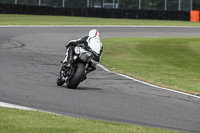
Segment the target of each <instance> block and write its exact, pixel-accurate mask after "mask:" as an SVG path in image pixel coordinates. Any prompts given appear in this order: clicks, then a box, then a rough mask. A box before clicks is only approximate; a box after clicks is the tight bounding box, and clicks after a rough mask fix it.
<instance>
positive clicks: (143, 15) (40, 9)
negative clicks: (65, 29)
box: [0, 4, 190, 21]
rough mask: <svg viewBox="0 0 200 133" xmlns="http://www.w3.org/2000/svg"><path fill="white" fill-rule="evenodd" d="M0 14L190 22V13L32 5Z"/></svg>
mask: <svg viewBox="0 0 200 133" xmlns="http://www.w3.org/2000/svg"><path fill="white" fill-rule="evenodd" d="M0 13H2V14H3V13H4V14H33V15H63V16H82V17H101V18H129V19H157V20H185V21H189V20H190V12H189V11H158V10H131V9H106V8H61V7H46V6H30V5H12V4H0Z"/></svg>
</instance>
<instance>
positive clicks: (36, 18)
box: [0, 14, 200, 26]
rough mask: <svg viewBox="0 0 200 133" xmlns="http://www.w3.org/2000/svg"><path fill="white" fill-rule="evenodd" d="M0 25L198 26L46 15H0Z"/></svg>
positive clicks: (171, 22)
mask: <svg viewBox="0 0 200 133" xmlns="http://www.w3.org/2000/svg"><path fill="white" fill-rule="evenodd" d="M0 25H153V26H200V23H199V22H189V21H168V20H144V19H111V18H89V17H69V16H47V15H13V14H0Z"/></svg>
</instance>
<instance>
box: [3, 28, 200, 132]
mask: <svg viewBox="0 0 200 133" xmlns="http://www.w3.org/2000/svg"><path fill="white" fill-rule="evenodd" d="M92 28H93V27H92V26H89V27H87V26H86V27H81V26H80V27H70V26H69V27H0V64H1V65H0V75H1V76H0V101H2V102H8V103H12V104H17V105H21V106H26V107H31V108H35V109H39V110H44V111H49V112H53V113H58V114H62V115H68V116H73V117H79V118H90V119H101V120H108V121H116V122H125V123H131V124H138V125H144V126H149V127H157V128H164V129H172V130H178V131H185V132H200V126H199V125H200V98H198V97H194V96H191V95H185V94H182V93H176V92H173V91H168V90H165V89H160V88H157V87H153V86H149V85H147V84H143V83H141V82H137V81H134V80H131V79H128V78H125V77H122V76H119V75H117V74H115V73H110V72H107V71H105V70H103V69H102V68H100V67H98V68H97V70H96V71H94V72H92V73H90V74H88V76H87V77H88V79H87V80H86V81H84V82H82V83H81V84H80V85H79V87H78V88H77V89H67V88H66V87H65V86H62V87H58V86H57V85H56V78H57V75H58V73H59V70H60V61H61V60H62V59H63V57H64V54H65V52H66V49H65V47H64V46H65V45H66V44H67V42H68V41H69V40H71V39H77V38H80V37H83V36H85V35H87V33H88V31H89V30H90V29H92ZM94 28H96V29H98V30H99V31H100V36H101V38H111V37H132V36H136V37H169V36H170V37H173V36H183V37H185V36H196V37H199V36H200V28H195V27H101V26H100V27H98V26H97V27H94Z"/></svg>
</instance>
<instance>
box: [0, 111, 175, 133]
mask: <svg viewBox="0 0 200 133" xmlns="http://www.w3.org/2000/svg"><path fill="white" fill-rule="evenodd" d="M0 129H1V132H2V133H73V132H76V133H122V132H123V133H159V132H162V133H175V131H169V130H161V129H153V128H147V127H141V126H135V125H130V124H120V123H114V122H105V121H98V120H84V119H78V118H72V117H67V116H59V115H54V114H49V113H44V112H37V111H24V110H18V109H11V108H3V107H0Z"/></svg>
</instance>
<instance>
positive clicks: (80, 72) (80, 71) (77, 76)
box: [67, 63, 85, 89]
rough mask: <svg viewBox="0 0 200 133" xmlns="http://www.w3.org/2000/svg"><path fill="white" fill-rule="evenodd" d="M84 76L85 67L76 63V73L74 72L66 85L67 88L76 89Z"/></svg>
mask: <svg viewBox="0 0 200 133" xmlns="http://www.w3.org/2000/svg"><path fill="white" fill-rule="evenodd" d="M84 74H85V65H84V64H82V63H78V64H77V68H76V71H75V72H74V75H73V77H72V78H71V80H70V81H69V83H68V84H67V87H68V88H71V89H76V88H77V86H78V85H79V83H80V82H81V80H82V79H83V78H84Z"/></svg>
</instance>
